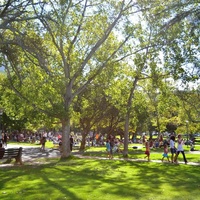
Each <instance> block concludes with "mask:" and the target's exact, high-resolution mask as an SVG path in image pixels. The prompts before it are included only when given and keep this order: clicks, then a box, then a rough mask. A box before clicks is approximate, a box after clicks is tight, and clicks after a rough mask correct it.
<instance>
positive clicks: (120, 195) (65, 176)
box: [0, 157, 200, 200]
mask: <svg viewBox="0 0 200 200" xmlns="http://www.w3.org/2000/svg"><path fill="white" fill-rule="evenodd" d="M199 170H200V167H199V166H191V165H172V164H162V163H161V164H159V163H153V162H130V161H119V160H95V159H94V160H93V159H89V160H88V159H78V158H73V157H72V158H71V159H67V160H59V159H51V163H50V164H44V165H40V166H38V165H30V166H26V165H24V166H15V167H7V168H0V195H1V199H3V200H11V199H12V200H21V199H22V200H35V199H38V200H62V199H63V200H66V199H67V200H135V199H137V200H138V199H141V200H143V199H144V200H146V199H149V200H150V199H154V200H199V199H200V176H199Z"/></svg>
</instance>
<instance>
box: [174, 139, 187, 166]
mask: <svg viewBox="0 0 200 200" xmlns="http://www.w3.org/2000/svg"><path fill="white" fill-rule="evenodd" d="M177 143H178V146H177V151H176V155H175V158H174V162H177V158H178V155H179V153H180V152H181V153H182V155H183V159H184V162H185V164H187V159H186V157H185V153H184V150H183V144H184V141H183V139H182V137H181V135H178V141H177Z"/></svg>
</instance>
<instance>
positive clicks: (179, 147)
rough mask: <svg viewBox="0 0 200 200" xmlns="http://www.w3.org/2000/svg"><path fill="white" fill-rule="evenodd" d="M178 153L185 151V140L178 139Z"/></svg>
mask: <svg viewBox="0 0 200 200" xmlns="http://www.w3.org/2000/svg"><path fill="white" fill-rule="evenodd" d="M177 151H183V140H182V139H178V146H177Z"/></svg>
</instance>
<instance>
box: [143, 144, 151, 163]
mask: <svg viewBox="0 0 200 200" xmlns="http://www.w3.org/2000/svg"><path fill="white" fill-rule="evenodd" d="M145 147H146V150H145V154H146V156H145V157H144V158H147V159H148V161H150V146H149V142H148V140H147V141H146V142H145Z"/></svg>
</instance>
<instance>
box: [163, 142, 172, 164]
mask: <svg viewBox="0 0 200 200" xmlns="http://www.w3.org/2000/svg"><path fill="white" fill-rule="evenodd" d="M164 158H167V160H168V161H169V162H170V160H169V156H168V146H167V144H164V153H163V157H162V162H163V160H164Z"/></svg>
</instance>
